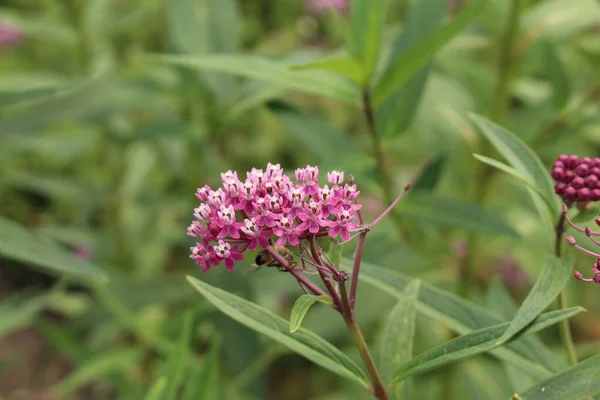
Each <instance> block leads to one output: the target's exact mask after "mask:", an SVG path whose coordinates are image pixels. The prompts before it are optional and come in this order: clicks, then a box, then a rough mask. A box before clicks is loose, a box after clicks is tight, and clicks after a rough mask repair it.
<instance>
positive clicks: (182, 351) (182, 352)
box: [163, 311, 194, 400]
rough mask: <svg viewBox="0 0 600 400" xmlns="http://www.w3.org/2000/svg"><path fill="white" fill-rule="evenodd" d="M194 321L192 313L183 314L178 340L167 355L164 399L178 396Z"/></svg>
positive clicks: (169, 399)
mask: <svg viewBox="0 0 600 400" xmlns="http://www.w3.org/2000/svg"><path fill="white" fill-rule="evenodd" d="M193 321H194V314H193V312H191V311H188V312H186V313H185V315H184V316H183V321H182V326H181V331H180V332H181V334H180V336H179V341H178V343H177V346H176V347H175V349H174V351H173V352H171V354H170V355H169V360H168V361H167V371H166V373H167V374H168V375H167V376H166V377H167V387H166V389H165V394H164V397H163V398H164V399H166V400H172V399H176V398H179V397H178V390H179V385H180V384H181V381H182V379H183V376H184V374H183V371H184V369H185V366H186V361H187V357H188V355H189V354H190V349H189V345H190V339H191V336H192V323H193Z"/></svg>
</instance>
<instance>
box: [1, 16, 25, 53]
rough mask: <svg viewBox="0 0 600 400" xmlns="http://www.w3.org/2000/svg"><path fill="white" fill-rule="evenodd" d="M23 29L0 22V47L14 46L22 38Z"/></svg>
mask: <svg viewBox="0 0 600 400" xmlns="http://www.w3.org/2000/svg"><path fill="white" fill-rule="evenodd" d="M23 36H24V35H23V31H22V30H21V29H20V28H19V27H17V26H16V25H14V24H12V23H8V22H0V49H8V48H10V47H13V46H16V45H17V44H19V43H20V42H21V41H22V40H23Z"/></svg>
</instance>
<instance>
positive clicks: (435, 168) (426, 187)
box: [408, 155, 446, 196]
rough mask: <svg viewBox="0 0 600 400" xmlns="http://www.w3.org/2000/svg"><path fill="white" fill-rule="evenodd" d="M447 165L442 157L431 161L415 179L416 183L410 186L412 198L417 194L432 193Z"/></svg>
mask: <svg viewBox="0 0 600 400" xmlns="http://www.w3.org/2000/svg"><path fill="white" fill-rule="evenodd" d="M445 163H446V160H445V158H444V156H442V155H439V156H436V157H434V158H432V159H431V160H429V161H428V162H427V164H425V166H424V167H423V170H422V171H421V173H420V174H419V176H418V177H417V179H415V180H414V183H413V184H412V185H411V186H410V192H409V193H408V195H409V196H410V195H411V194H412V193H415V192H420V191H431V190H433V189H435V187H436V185H437V183H438V181H439V180H440V177H441V175H442V171H443V170H444V164H445Z"/></svg>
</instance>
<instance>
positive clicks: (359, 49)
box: [348, 0, 387, 83]
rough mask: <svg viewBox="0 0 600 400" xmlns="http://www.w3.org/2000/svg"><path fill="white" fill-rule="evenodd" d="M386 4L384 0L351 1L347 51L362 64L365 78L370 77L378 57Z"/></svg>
mask: <svg viewBox="0 0 600 400" xmlns="http://www.w3.org/2000/svg"><path fill="white" fill-rule="evenodd" d="M386 5H387V1H386V0H352V1H351V5H350V35H349V37H348V52H349V53H350V55H351V56H352V57H353V58H354V59H355V60H357V61H359V62H360V64H361V65H362V66H363V68H364V77H365V78H366V79H369V78H370V77H371V74H372V73H373V71H374V70H375V66H376V65H377V61H378V59H379V52H380V49H381V38H382V36H383V27H384V25H385V9H386ZM363 83H367V82H363Z"/></svg>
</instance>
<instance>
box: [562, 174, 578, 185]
mask: <svg viewBox="0 0 600 400" xmlns="http://www.w3.org/2000/svg"><path fill="white" fill-rule="evenodd" d="M573 179H575V173H574V172H573V171H565V173H564V176H563V178H562V181H563V182H566V183H571V181H572V180H573Z"/></svg>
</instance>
